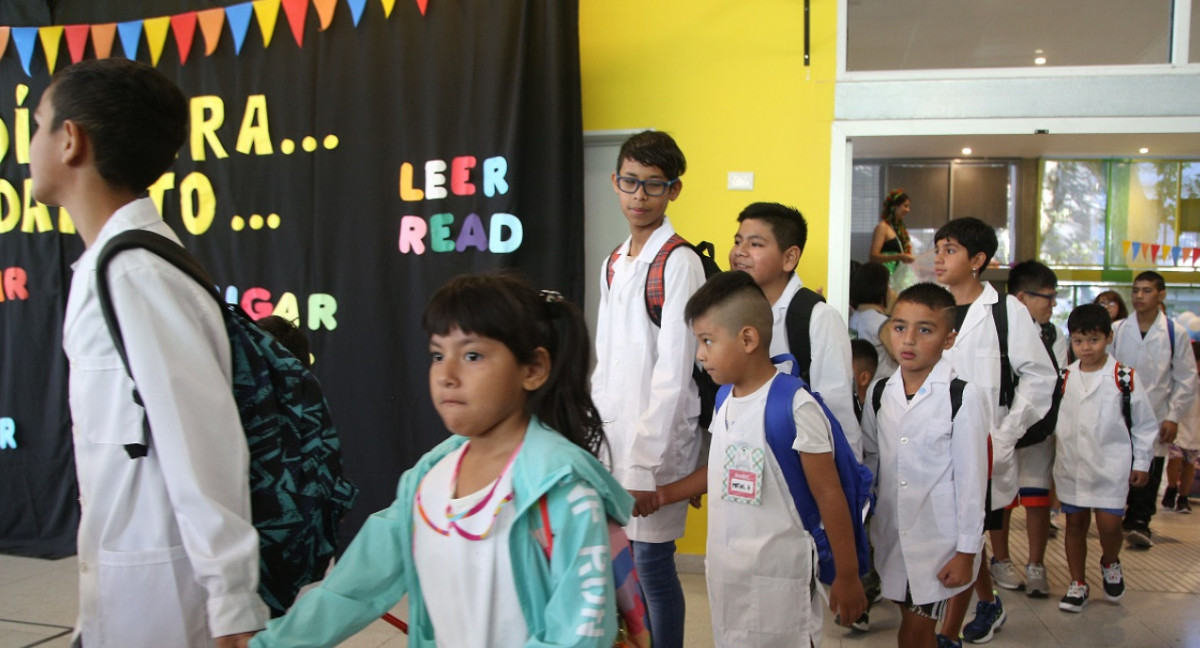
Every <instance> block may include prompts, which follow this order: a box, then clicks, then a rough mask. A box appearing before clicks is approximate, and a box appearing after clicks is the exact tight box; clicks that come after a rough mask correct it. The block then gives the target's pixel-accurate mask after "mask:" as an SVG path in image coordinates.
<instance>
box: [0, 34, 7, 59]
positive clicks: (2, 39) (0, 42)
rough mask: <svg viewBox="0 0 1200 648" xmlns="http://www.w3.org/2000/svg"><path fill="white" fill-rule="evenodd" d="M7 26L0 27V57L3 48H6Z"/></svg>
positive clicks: (2, 54)
mask: <svg viewBox="0 0 1200 648" xmlns="http://www.w3.org/2000/svg"><path fill="white" fill-rule="evenodd" d="M8 30H9V28H8V27H0V57H3V56H4V50H6V49H8Z"/></svg>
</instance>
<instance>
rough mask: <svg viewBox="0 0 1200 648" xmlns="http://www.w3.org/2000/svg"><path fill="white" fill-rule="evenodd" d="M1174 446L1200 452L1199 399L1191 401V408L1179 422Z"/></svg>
mask: <svg viewBox="0 0 1200 648" xmlns="http://www.w3.org/2000/svg"><path fill="white" fill-rule="evenodd" d="M1175 445H1177V446H1179V447H1180V448H1184V449H1187V450H1200V397H1198V398H1193V399H1192V406H1191V407H1189V408H1188V411H1187V412H1186V413H1184V415H1183V418H1181V419H1180V420H1179V435H1178V436H1176V437H1175Z"/></svg>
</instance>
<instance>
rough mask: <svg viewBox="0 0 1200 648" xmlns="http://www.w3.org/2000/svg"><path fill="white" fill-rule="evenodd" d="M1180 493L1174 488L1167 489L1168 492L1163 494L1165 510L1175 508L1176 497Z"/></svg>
mask: <svg viewBox="0 0 1200 648" xmlns="http://www.w3.org/2000/svg"><path fill="white" fill-rule="evenodd" d="M1178 492H1179V491H1178V490H1177V489H1176V488H1175V487H1174V486H1171V487H1169V488H1167V490H1166V491H1165V492H1164V493H1163V498H1162V505H1163V508H1165V509H1168V510H1169V509H1173V508H1175V496H1176V494H1177V493H1178Z"/></svg>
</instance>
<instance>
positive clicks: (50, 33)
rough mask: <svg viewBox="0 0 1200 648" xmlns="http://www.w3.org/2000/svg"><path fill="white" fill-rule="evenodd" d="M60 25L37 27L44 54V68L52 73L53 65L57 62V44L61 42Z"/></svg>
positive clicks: (61, 32)
mask: <svg viewBox="0 0 1200 648" xmlns="http://www.w3.org/2000/svg"><path fill="white" fill-rule="evenodd" d="M62 35H63V28H62V25H52V26H49V27H38V36H39V37H40V38H41V40H42V52H43V53H44V54H45V55H46V69H47V70H49V71H50V74H54V66H55V65H57V64H58V46H59V45H61V44H62Z"/></svg>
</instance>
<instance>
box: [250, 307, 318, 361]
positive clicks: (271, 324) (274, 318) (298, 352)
mask: <svg viewBox="0 0 1200 648" xmlns="http://www.w3.org/2000/svg"><path fill="white" fill-rule="evenodd" d="M255 324H258V328H260V329H262V330H264V331H266V332H267V333H270V334H271V337H273V338H275V339H276V340H279V343H280V344H282V345H283V348H285V349H287V350H288V351H290V352H291V354H292V355H294V356H296V359H297V360H299V361H300V364H302V365H304V368H305V369H308V368H310V367H312V363H311V361H310V358H311V354H310V352H309V349H308V338H307V337H305V336H304V332H303V331H301V330H300V328H299V327H297V326H296V325H295V324H293V323H292V322H290V321H288V320H286V319H284V318H282V317H280V316H278V315H268V316H266V317H264V318H262V319H260V320H258V321H256V322H255Z"/></svg>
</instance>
